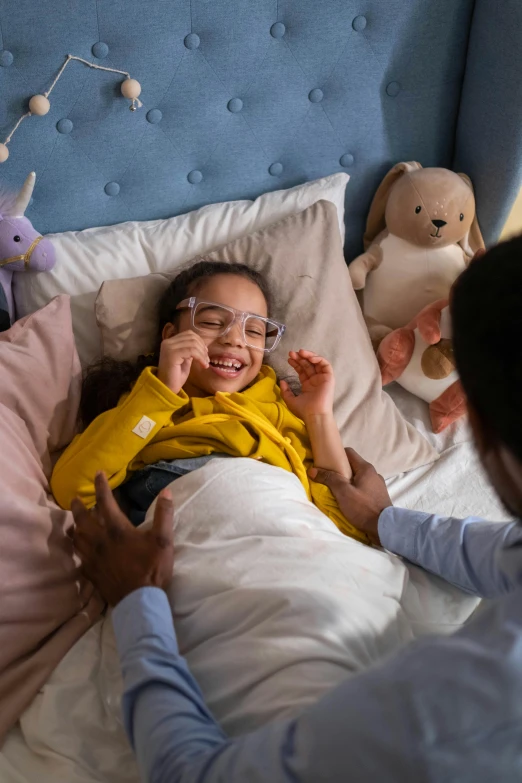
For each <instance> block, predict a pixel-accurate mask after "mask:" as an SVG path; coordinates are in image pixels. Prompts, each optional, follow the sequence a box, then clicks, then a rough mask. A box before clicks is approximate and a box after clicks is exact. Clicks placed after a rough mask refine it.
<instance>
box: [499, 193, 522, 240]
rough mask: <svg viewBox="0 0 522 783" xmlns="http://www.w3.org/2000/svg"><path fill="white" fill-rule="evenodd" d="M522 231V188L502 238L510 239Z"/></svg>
mask: <svg viewBox="0 0 522 783" xmlns="http://www.w3.org/2000/svg"><path fill="white" fill-rule="evenodd" d="M520 233H522V190H521V191H520V193H519V194H518V198H517V200H516V201H515V203H514V204H513V209H512V210H511V214H510V215H509V217H508V219H507V222H506V225H505V226H504V230H503V232H502V236H501V239H508V238H509V237H511V236H513V234H520Z"/></svg>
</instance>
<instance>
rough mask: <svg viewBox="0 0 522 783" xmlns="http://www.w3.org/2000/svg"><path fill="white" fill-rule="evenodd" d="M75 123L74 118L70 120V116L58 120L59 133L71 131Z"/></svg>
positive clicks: (57, 128)
mask: <svg viewBox="0 0 522 783" xmlns="http://www.w3.org/2000/svg"><path fill="white" fill-rule="evenodd" d="M73 127H74V125H73V123H72V120H70V119H69V118H68V117H64V118H63V120H58V122H57V123H56V130H57V131H58V133H65V134H67V133H70V132H71V131H72V129H73Z"/></svg>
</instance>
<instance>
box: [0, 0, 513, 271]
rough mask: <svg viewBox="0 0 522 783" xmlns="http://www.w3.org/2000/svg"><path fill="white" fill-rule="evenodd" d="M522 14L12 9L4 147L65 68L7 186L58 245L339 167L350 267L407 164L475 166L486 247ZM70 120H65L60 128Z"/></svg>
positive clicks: (502, 167) (429, 5)
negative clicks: (103, 228)
mask: <svg viewBox="0 0 522 783" xmlns="http://www.w3.org/2000/svg"><path fill="white" fill-rule="evenodd" d="M521 36H522V3H521V2H520V0H496V2H495V3H492V2H489V1H488V0H476V2H474V0H436V2H435V1H434V0H3V2H2V3H1V4H0V141H3V140H4V138H5V136H6V135H7V133H8V132H9V131H10V130H11V128H12V126H13V125H14V123H15V122H16V119H17V118H18V117H19V115H20V113H21V112H22V111H24V110H26V107H27V101H28V99H29V97H30V96H31V95H33V94H34V93H39V92H42V91H44V90H45V89H46V88H47V87H48V86H49V84H50V82H51V81H52V79H53V78H54V76H55V75H56V73H57V71H58V69H59V67H60V66H61V64H62V63H63V61H64V58H65V55H66V54H68V53H70V54H74V55H78V56H80V57H84V58H87V59H89V60H91V61H93V62H96V63H99V64H101V65H108V66H109V67H115V68H119V69H123V70H127V71H129V72H130V73H131V75H132V76H134V77H135V78H137V79H138V80H139V81H140V82H141V85H142V88H143V92H142V95H141V99H142V101H143V104H144V105H143V108H141V109H139V110H138V111H136V112H134V113H131V112H129V103H128V101H126V100H125V99H124V98H122V97H121V94H120V92H119V85H120V79H119V78H118V77H115V75H114V74H110V73H105V72H102V71H94V70H92V69H90V68H86V67H85V66H83V65H81V64H80V63H71V64H70V65H69V67H68V68H67V70H66V72H65V73H64V74H63V76H62V78H61V80H60V82H59V83H58V84H57V86H56V88H55V90H54V91H53V94H52V96H51V110H50V112H49V114H48V115H46V116H45V117H30V118H28V119H27V120H26V121H25V122H24V123H23V124H22V126H21V127H20V128H19V130H18V131H17V134H16V136H15V137H14V138H13V141H12V143H11V145H10V150H11V154H10V157H9V159H8V161H7V162H6V163H4V164H2V165H1V166H0V179H1V180H2V181H4V182H7V183H8V184H12V185H13V186H15V185H16V186H18V185H20V184H21V182H22V181H23V179H24V178H25V176H26V175H27V173H28V172H29V171H30V170H31V169H34V170H36V172H37V186H36V190H35V194H34V200H33V203H32V205H31V207H30V210H29V211H28V216H29V217H30V218H31V219H32V220H33V222H34V223H35V224H36V225H37V226H38V228H39V229H40V230H41V231H44V232H50V231H53V232H54V231H62V230H66V229H79V228H85V227H88V226H95V225H101V224H109V223H116V222H120V221H125V220H129V219H147V218H158V217H166V216H171V215H175V214H178V213H181V212H186V211H189V210H191V209H193V208H195V207H199V206H201V205H203V204H206V203H209V202H215V201H225V200H229V199H236V198H251V197H255V196H257V195H258V194H260V193H262V192H263V191H267V190H271V189H279V188H283V187H287V186H291V185H295V184H297V183H299V182H303V181H305V180H309V179H313V178H317V177H319V176H323V175H326V174H330V173H332V172H334V171H346V172H348V173H349V174H350V175H351V177H352V181H351V183H350V185H349V187H348V190H347V202H346V207H347V218H346V223H347V257H352V256H353V255H354V254H355V253H356V252H358V250H359V248H360V245H361V237H362V234H363V226H364V220H365V216H366V212H367V209H368V205H369V201H370V199H371V196H372V194H373V191H374V189H375V187H376V185H377V184H378V182H379V180H380V178H381V176H382V175H383V174H384V173H385V171H386V170H387V169H388V168H389V167H390V166H391V165H392V164H393V163H395V162H396V161H398V160H411V159H415V160H419V161H420V162H421V163H422V164H423V165H425V166H429V165H443V166H448V167H455V168H457V169H461V170H465V171H466V172H467V173H468V174H469V175H470V176H471V177H472V178H473V181H474V183H475V186H476V190H477V196H478V204H479V215H480V219H481V223H482V227H483V230H484V233H485V236H486V238H487V240H489V241H491V240H493V239H494V238H495V237H496V235H497V234H498V232H499V230H500V228H501V226H502V224H503V221H504V219H505V217H506V215H507V212H508V210H509V207H510V204H511V202H512V200H513V198H514V196H515V194H516V192H517V190H518V187H519V186H520V182H521V179H522V90H521V87H520V85H521V84H522V53H521V47H520V40H521ZM64 120H67V122H64Z"/></svg>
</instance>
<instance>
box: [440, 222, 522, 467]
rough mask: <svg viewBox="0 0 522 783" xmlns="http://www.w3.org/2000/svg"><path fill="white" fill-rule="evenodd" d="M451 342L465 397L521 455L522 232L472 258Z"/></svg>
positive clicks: (456, 304) (458, 295)
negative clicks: (519, 235) (520, 234)
mask: <svg viewBox="0 0 522 783" xmlns="http://www.w3.org/2000/svg"><path fill="white" fill-rule="evenodd" d="M451 313H452V319H453V346H454V351H455V359H456V363H457V369H458V371H459V374H460V378H461V381H462V385H463V387H464V391H465V393H466V396H467V398H468V400H469V402H470V404H471V406H472V407H473V408H474V409H475V411H476V412H477V414H478V416H479V417H480V419H481V422H482V423H483V424H484V425H485V426H486V427H487V428H488V429H489V431H490V433H491V434H492V435H493V436H494V437H495V438H497V439H498V440H499V441H500V442H501V443H502V444H504V445H505V446H507V447H508V448H509V449H510V450H511V451H512V452H513V454H514V455H515V456H516V457H517V458H518V459H519V460H522V405H521V402H520V400H521V389H522V236H521V237H517V238H515V239H512V240H510V241H509V242H503V243H501V244H499V245H497V246H496V247H494V248H493V249H492V250H490V251H489V252H488V253H486V254H485V255H484V256H482V257H480V258H477V259H476V260H475V261H473V262H472V263H471V264H470V265H469V267H468V268H467V269H466V271H465V272H464V273H463V274H462V275H461V276H460V278H459V279H458V280H457V282H456V284H455V286H454V288H453V294H452V300H451Z"/></svg>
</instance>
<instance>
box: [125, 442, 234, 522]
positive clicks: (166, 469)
mask: <svg viewBox="0 0 522 783" xmlns="http://www.w3.org/2000/svg"><path fill="white" fill-rule="evenodd" d="M229 456H230V454H207V455H205V456H204V457H188V458H187V459H173V460H161V461H160V462H156V463H155V464H154V465H147V467H146V468H143V469H142V470H137V471H136V472H135V473H133V474H132V476H131V477H130V479H128V481H126V482H125V484H122V485H121V486H120V487H119V489H118V494H117V497H118V502H119V504H120V506H121V508H122V509H123V511H124V512H125V513H126V514H127V516H128V517H129V519H130V521H131V522H132V524H133V525H135V526H138V525H141V523H142V522H143V520H144V519H145V516H146V514H147V511H148V509H149V507H150V505H151V504H152V501H153V500H154V499H155V498H156V497H157V496H158V495H159V493H160V492H161V490H162V489H164V488H165V487H167V486H168V485H169V484H171V483H172V482H173V481H175V480H176V479H177V478H180V476H185V475H186V474H187V473H192V471H193V470H197V469H198V468H202V467H203V465H206V464H207V462H209V461H210V460H211V459H214V458H215V457H229Z"/></svg>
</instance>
